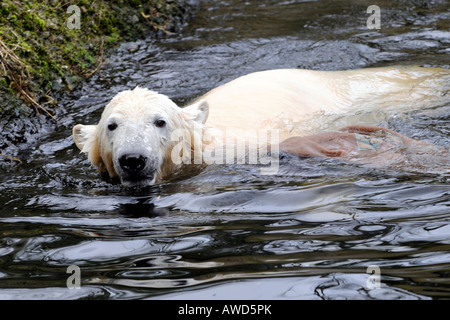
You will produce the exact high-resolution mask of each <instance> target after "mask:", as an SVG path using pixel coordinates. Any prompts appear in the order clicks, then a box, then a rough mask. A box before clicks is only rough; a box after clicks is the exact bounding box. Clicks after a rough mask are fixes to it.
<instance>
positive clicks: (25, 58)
mask: <svg viewBox="0 0 450 320" xmlns="http://www.w3.org/2000/svg"><path fill="white" fill-rule="evenodd" d="M73 4H76V5H75V6H72V7H70V5H73ZM195 4H196V3H195V1H192V0H147V1H144V0H134V1H95V2H94V3H92V2H90V1H78V2H77V3H72V2H61V1H55V0H45V1H27V2H24V1H16V0H7V1H2V3H1V5H0V53H1V54H0V58H1V65H0V154H1V156H0V163H3V164H4V163H5V162H6V163H9V162H11V161H13V162H17V161H16V160H14V159H13V158H14V157H15V156H16V155H17V153H18V150H20V149H23V148H26V144H27V143H30V142H32V140H33V139H34V138H35V135H36V133H38V132H42V131H45V130H46V127H48V129H50V127H52V126H54V125H55V124H56V123H57V120H58V118H57V115H58V112H59V111H58V108H59V103H58V101H60V100H61V99H62V97H63V96H65V95H67V93H68V92H71V91H73V90H75V89H76V88H79V87H80V86H82V84H83V82H84V81H85V80H86V79H88V78H90V77H91V76H93V75H94V74H96V73H98V72H99V68H100V67H101V66H102V64H103V62H104V60H105V57H106V56H108V54H110V53H111V52H114V50H115V49H116V48H117V45H118V44H119V43H120V42H123V41H131V40H137V39H144V38H151V37H167V36H170V35H172V34H176V33H178V32H179V31H180V30H181V28H182V27H183V24H184V23H185V22H186V21H188V20H189V18H190V17H191V13H192V11H193V9H194V8H195ZM130 50H132V48H131V49H130Z"/></svg>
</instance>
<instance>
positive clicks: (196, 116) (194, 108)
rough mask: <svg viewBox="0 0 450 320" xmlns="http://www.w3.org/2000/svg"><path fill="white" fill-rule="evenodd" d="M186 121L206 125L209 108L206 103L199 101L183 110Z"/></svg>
mask: <svg viewBox="0 0 450 320" xmlns="http://www.w3.org/2000/svg"><path fill="white" fill-rule="evenodd" d="M182 110H183V114H184V116H185V118H186V120H194V121H195V122H199V123H201V124H204V123H205V122H206V120H207V119H208V115H209V106H208V103H207V102H206V101H199V102H197V103H194V104H191V105H190V106H187V107H185V108H183V109H182Z"/></svg>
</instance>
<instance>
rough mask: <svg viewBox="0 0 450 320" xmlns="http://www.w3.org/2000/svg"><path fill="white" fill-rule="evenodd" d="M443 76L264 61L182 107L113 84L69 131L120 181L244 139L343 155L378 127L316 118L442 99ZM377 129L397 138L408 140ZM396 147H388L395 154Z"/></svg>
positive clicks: (266, 146) (178, 165)
mask: <svg viewBox="0 0 450 320" xmlns="http://www.w3.org/2000/svg"><path fill="white" fill-rule="evenodd" d="M449 83H450V72H449V71H448V70H444V69H439V68H419V67H398V68H394V67H387V68H374V69H362V70H351V71H309V70H296V69H281V70H270V71H263V72H256V73H253V74H249V75H246V76H243V77H241V78H238V79H236V80H234V81H231V82H229V83H227V84H225V85H222V86H220V87H218V88H216V89H213V90H211V91H210V92H208V93H206V94H205V95H204V96H202V97H200V98H199V99H197V100H196V101H195V102H194V103H192V104H191V105H189V106H186V107H184V108H180V107H178V106H177V105H176V104H175V103H174V102H172V101H171V100H170V99H169V98H168V97H166V96H164V95H161V94H158V93H156V92H153V91H150V90H147V89H143V88H136V89H134V90H127V91H123V92H120V93H119V94H117V96H116V97H114V98H113V99H112V101H111V102H110V103H109V104H108V105H107V106H106V107H105V110H104V111H103V114H102V117H101V119H100V121H99V123H98V124H97V125H81V124H79V125H76V126H75V127H74V129H73V137H74V140H75V143H76V145H77V146H78V148H79V149H80V150H81V151H82V152H84V153H86V154H87V155H88V158H89V160H90V161H91V163H92V164H93V165H94V166H96V167H98V169H99V170H100V171H107V172H108V174H109V176H111V177H116V176H118V177H119V178H120V180H121V182H122V183H123V184H124V185H128V186H146V185H151V184H154V183H158V182H161V181H164V180H165V179H167V178H168V177H170V176H171V175H172V174H173V173H174V172H176V171H178V170H183V167H184V166H185V165H187V164H190V163H197V164H204V163H205V162H206V163H209V162H208V159H209V160H211V159H213V160H214V159H216V160H217V159H220V157H222V154H221V152H225V153H226V152H227V150H228V151H229V150H236V146H235V145H239V144H240V143H241V142H242V141H244V146H246V147H249V146H251V147H254V148H255V149H262V150H263V151H262V152H260V151H258V152H256V154H257V156H263V155H264V153H266V154H267V151H268V150H270V151H271V152H272V153H273V154H275V153H276V152H274V151H279V150H281V151H285V152H290V153H293V154H299V155H307V156H326V157H335V156H340V157H344V158H349V159H350V158H352V157H354V156H355V155H356V154H357V153H358V152H360V151H362V150H361V149H358V148H356V149H355V146H357V143H359V142H361V141H358V139H357V138H353V137H357V136H354V134H358V132H359V133H360V134H373V131H374V130H375V129H377V128H375V127H373V128H372V127H363V126H359V127H354V128H353V129H354V130H353V131H354V132H338V133H336V134H334V136H333V134H331V136H327V133H318V131H320V130H321V129H323V128H326V129H333V130H337V129H338V127H339V126H337V125H336V126H337V127H335V128H334V127H333V125H334V122H333V121H329V123H324V121H323V120H324V119H326V117H325V118H324V117H323V115H341V116H346V115H351V114H355V113H358V112H370V111H377V110H381V111H383V112H386V113H387V114H389V113H391V114H392V113H394V112H402V111H408V110H415V109H420V108H426V107H430V106H436V105H440V104H442V103H446V102H448V101H450V97H449V96H450V94H449V93H448V90H449V89H450V88H449ZM329 119H332V118H331V117H330V118H329ZM325 122H326V121H325ZM346 125H356V123H347V124H346ZM374 128H375V129H374ZM377 130H378V131H379V130H381V131H382V133H383V132H384V136H386V135H387V134H388V135H389V134H392V136H393V137H397V138H399V139H400V140H401V143H402V144H404V145H405V146H410V145H415V144H416V143H415V142H414V140H412V139H408V138H406V137H403V136H401V135H399V134H397V133H394V132H392V133H391V132H390V131H388V130H386V129H384V128H379V129H377ZM383 130H384V131H383ZM375 131H376V130H375ZM266 133H267V134H266ZM328 135H329V134H328ZM264 136H265V137H264ZM267 136H270V139H266V138H267ZM327 137H328V138H329V137H334V139H328V138H327ZM400 149H401V148H394V149H392V152H391V153H392V154H393V157H394V158H395V157H396V156H397V155H398V154H399V152H401V150H400ZM374 150H375V151H376V148H375V149H374ZM246 152H248V149H247V151H246ZM388 152H389V151H388ZM224 157H226V155H224ZM233 157H239V155H238V153H237V152H235V153H233ZM244 157H245V156H244ZM205 159H206V160H205ZM361 159H365V157H362V158H361ZM371 159H374V158H373V157H371ZM376 161H379V160H376ZM363 162H364V160H363ZM369 162H370V161H369Z"/></svg>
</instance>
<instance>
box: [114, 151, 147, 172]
mask: <svg viewBox="0 0 450 320" xmlns="http://www.w3.org/2000/svg"><path fill="white" fill-rule="evenodd" d="M146 163H147V158H146V157H144V156H142V155H140V154H125V155H123V156H121V157H120V158H119V164H120V167H121V168H122V169H123V170H125V171H126V172H128V173H137V172H139V171H142V170H143V169H144V168H145V165H146Z"/></svg>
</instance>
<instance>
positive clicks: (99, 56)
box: [84, 38, 105, 78]
mask: <svg viewBox="0 0 450 320" xmlns="http://www.w3.org/2000/svg"><path fill="white" fill-rule="evenodd" d="M104 44H105V38H102V42H101V43H100V47H99V49H98V53H97V58H96V60H95V64H96V65H97V67H95V69H94V70H92V71H88V72H86V73H85V74H84V76H85V77H87V78H90V77H92V76H93V75H94V74H95V73H96V72H97V73H98V74H99V75H100V77H102V78H103V75H102V74H101V73H100V71H99V70H100V68H101V66H102V65H103V45H104Z"/></svg>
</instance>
